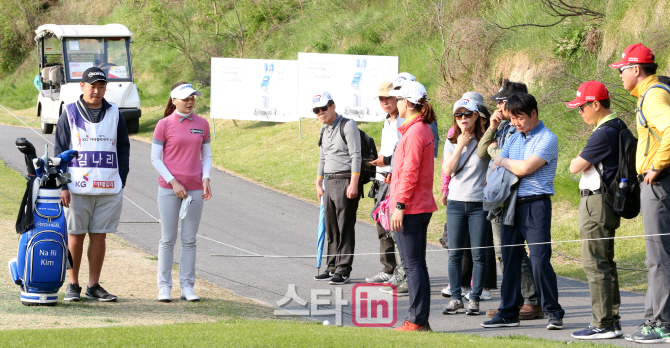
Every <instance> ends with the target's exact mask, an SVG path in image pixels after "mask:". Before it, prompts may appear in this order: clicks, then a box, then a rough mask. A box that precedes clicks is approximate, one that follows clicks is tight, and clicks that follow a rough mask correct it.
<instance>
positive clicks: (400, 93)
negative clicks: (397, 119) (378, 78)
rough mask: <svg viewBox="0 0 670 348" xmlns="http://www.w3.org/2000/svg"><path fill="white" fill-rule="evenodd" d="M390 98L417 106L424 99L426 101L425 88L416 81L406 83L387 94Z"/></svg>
mask: <svg viewBox="0 0 670 348" xmlns="http://www.w3.org/2000/svg"><path fill="white" fill-rule="evenodd" d="M389 95H390V96H392V97H402V98H405V99H407V100H409V101H410V103H412V104H419V100H421V99H423V98H425V99H426V100H428V93H426V87H424V86H423V85H422V84H420V83H418V82H416V81H409V82H406V83H405V84H404V85H403V86H402V87H401V88H400V89H394V90H392V91H390V92H389Z"/></svg>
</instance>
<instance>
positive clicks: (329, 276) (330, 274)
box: [314, 270, 335, 281]
mask: <svg viewBox="0 0 670 348" xmlns="http://www.w3.org/2000/svg"><path fill="white" fill-rule="evenodd" d="M334 275H335V273H333V272H330V271H328V270H325V271H324V272H323V273H321V274H319V275H318V276H315V277H314V280H324V281H330V280H331V279H333V276H334Z"/></svg>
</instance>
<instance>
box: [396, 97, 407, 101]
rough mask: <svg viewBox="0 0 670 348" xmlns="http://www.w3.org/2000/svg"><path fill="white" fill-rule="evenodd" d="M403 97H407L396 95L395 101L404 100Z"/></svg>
mask: <svg viewBox="0 0 670 348" xmlns="http://www.w3.org/2000/svg"><path fill="white" fill-rule="evenodd" d="M403 99H405V98H403V97H395V101H401V100H403Z"/></svg>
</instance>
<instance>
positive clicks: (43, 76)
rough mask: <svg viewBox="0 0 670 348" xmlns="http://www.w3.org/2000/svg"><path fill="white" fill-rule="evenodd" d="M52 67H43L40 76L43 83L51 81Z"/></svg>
mask: <svg viewBox="0 0 670 348" xmlns="http://www.w3.org/2000/svg"><path fill="white" fill-rule="evenodd" d="M50 68H51V67H49V66H48V67H46V68H44V69H42V73H41V74H40V78H41V79H42V83H45V84H48V83H49V82H50V80H49V69H50Z"/></svg>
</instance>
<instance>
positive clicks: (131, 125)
mask: <svg viewBox="0 0 670 348" xmlns="http://www.w3.org/2000/svg"><path fill="white" fill-rule="evenodd" d="M126 126H128V134H135V133H139V132H140V120H139V119H134V120H130V121H126Z"/></svg>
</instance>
